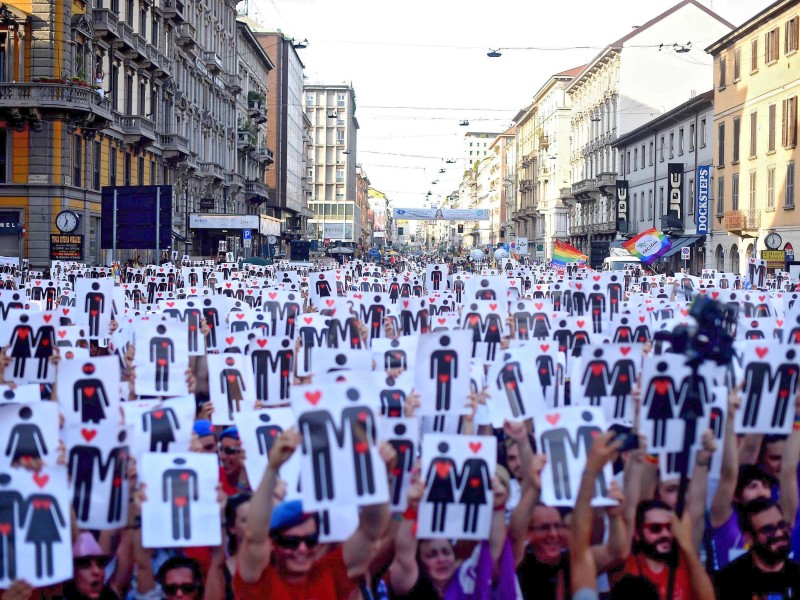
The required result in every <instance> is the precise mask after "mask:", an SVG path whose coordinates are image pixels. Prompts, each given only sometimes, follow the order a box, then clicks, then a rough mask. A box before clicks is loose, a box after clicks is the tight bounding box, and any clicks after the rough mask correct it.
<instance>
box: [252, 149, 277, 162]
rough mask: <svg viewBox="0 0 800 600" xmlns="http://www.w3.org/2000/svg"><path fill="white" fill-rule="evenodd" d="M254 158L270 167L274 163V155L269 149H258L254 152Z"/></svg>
mask: <svg viewBox="0 0 800 600" xmlns="http://www.w3.org/2000/svg"><path fill="white" fill-rule="evenodd" d="M254 158H255V159H256V160H257V161H258V162H263V163H264V164H266V165H271V164H272V163H274V162H275V155H274V154H273V152H272V150H270V149H269V148H259V149H258V150H256V151H255V156H254Z"/></svg>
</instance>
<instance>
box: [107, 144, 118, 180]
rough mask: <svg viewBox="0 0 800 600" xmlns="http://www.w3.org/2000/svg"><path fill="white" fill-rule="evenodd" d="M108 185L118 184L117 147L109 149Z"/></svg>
mask: <svg viewBox="0 0 800 600" xmlns="http://www.w3.org/2000/svg"><path fill="white" fill-rule="evenodd" d="M108 185H110V186H112V187H113V186H115V185H117V149H116V148H110V149H109V151H108Z"/></svg>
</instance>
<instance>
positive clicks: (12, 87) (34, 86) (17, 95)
mask: <svg viewBox="0 0 800 600" xmlns="http://www.w3.org/2000/svg"><path fill="white" fill-rule="evenodd" d="M21 108H22V109H37V110H38V111H39V112H40V113H42V114H43V116H44V113H46V114H47V117H48V120H56V119H74V118H75V116H78V117H80V118H82V119H83V120H84V123H86V125H89V124H91V126H92V127H94V128H98V129H103V128H104V127H106V126H107V125H108V124H109V123H110V122H111V121H112V120H113V117H112V114H111V102H110V101H109V99H108V98H107V97H102V96H100V94H98V92H97V90H95V89H94V88H93V87H88V86H86V85H80V84H71V83H48V82H46V81H41V82H37V81H32V82H23V83H0V112H1V113H4V114H5V115H8V114H9V113H10V112H11V111H17V112H18V111H19V109H21Z"/></svg>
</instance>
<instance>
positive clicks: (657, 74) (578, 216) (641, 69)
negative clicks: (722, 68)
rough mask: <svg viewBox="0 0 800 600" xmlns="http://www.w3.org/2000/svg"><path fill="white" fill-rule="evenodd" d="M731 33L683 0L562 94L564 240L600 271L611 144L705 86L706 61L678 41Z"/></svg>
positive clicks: (608, 235) (608, 230)
mask: <svg viewBox="0 0 800 600" xmlns="http://www.w3.org/2000/svg"><path fill="white" fill-rule="evenodd" d="M731 29H733V26H732V25H731V24H730V23H728V22H727V21H725V20H724V19H722V18H721V17H719V16H718V15H717V14H715V13H714V12H712V11H711V10H709V9H708V8H706V7H705V6H703V5H702V4H700V3H699V2H697V1H696V0H683V1H682V2H680V3H678V4H676V5H675V6H674V7H672V8H671V9H669V10H668V11H666V12H665V13H663V14H661V15H659V16H657V17H655V18H654V19H652V20H651V21H648V22H647V23H645V24H644V25H642V26H640V27H637V28H635V29H634V30H633V31H632V32H631V33H629V34H628V35H626V36H624V37H622V38H620V39H619V40H616V41H615V42H613V43H612V44H610V45H609V46H607V47H606V48H605V49H603V50H602V51H601V52H600V53H599V54H598V55H597V56H596V57H595V58H594V59H593V60H592V61H591V62H590V63H589V64H588V65H587V66H586V67H585V68H584V69H583V71H581V73H580V74H578V75H577V76H576V77H575V78H574V79H573V80H572V82H571V83H570V85H569V87H568V88H567V93H568V94H569V95H570V98H571V105H572V118H571V148H570V174H571V178H570V182H571V193H572V196H573V197H574V199H575V207H574V209H573V211H572V214H571V223H570V240H571V243H572V244H573V245H575V246H576V247H578V248H579V249H580V250H581V251H583V252H584V253H586V254H587V255H589V260H590V263H591V264H592V265H593V266H598V265H599V264H600V263H602V259H603V258H604V257H606V256H608V253H609V248H610V244H611V242H612V240H614V238H615V237H616V217H615V214H614V194H615V191H616V179H617V172H618V171H619V161H618V157H617V150H616V149H615V147H614V142H615V141H616V139H617V138H618V137H619V136H622V135H625V134H626V133H628V132H630V131H633V130H634V129H637V128H638V127H640V126H642V125H643V124H645V123H646V122H648V121H650V120H651V119H652V118H653V117H654V116H657V115H659V114H664V113H666V112H668V111H670V110H672V109H673V108H674V107H676V106H678V105H679V104H682V103H683V102H686V101H687V100H688V99H689V98H690V97H691V96H692V95H693V94H696V93H697V92H698V91H700V90H706V89H708V87H709V83H710V77H711V61H710V60H709V57H708V55H707V54H705V53H704V52H703V49H702V48H698V47H696V46H692V45H691V44H687V45H686V46H682V45H679V44H675V43H674V40H676V39H688V40H693V39H694V40H696V39H708V38H709V37H713V36H721V35H724V34H725V33H727V32H729V31H730V30H731Z"/></svg>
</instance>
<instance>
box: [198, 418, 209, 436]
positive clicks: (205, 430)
mask: <svg viewBox="0 0 800 600" xmlns="http://www.w3.org/2000/svg"><path fill="white" fill-rule="evenodd" d="M194 432H195V433H196V434H197V437H205V436H207V435H214V428H213V427H212V425H211V421H208V420H206V419H199V420H197V421H195V422H194Z"/></svg>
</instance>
